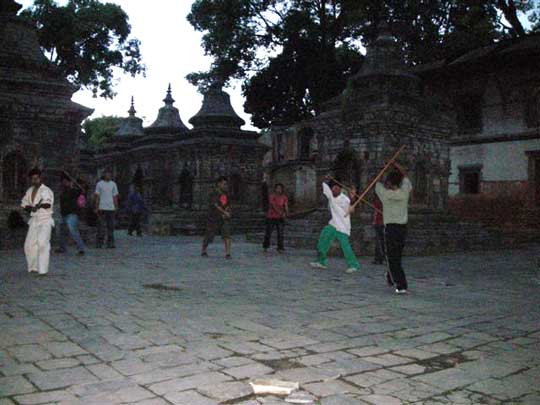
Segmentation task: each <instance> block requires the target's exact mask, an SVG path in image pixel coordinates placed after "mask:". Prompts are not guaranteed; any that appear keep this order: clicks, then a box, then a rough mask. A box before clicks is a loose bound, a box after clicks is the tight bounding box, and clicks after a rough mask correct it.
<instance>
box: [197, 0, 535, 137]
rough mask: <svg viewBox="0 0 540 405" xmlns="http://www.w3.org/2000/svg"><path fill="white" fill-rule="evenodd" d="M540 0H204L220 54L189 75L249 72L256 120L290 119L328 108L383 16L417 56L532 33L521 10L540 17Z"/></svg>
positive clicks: (202, 81)
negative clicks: (205, 68) (522, 19)
mask: <svg viewBox="0 0 540 405" xmlns="http://www.w3.org/2000/svg"><path fill="white" fill-rule="evenodd" d="M532 3H533V2H532V1H530V0H519V1H513V0H487V1H478V0H430V1H426V0H386V1H384V2H383V1H380V0H195V1H194V3H193V5H192V9H191V13H190V14H189V16H188V21H189V22H190V23H191V24H192V25H193V26H194V28H195V29H196V30H198V31H201V32H203V33H204V35H203V40H202V44H203V47H204V49H205V52H206V53H207V54H208V55H211V56H213V58H214V61H213V63H212V65H211V67H210V69H209V70H208V71H206V72H196V73H192V74H190V75H188V79H189V80H190V81H191V82H192V83H193V84H195V85H199V86H200V87H205V86H207V85H208V83H209V82H210V81H212V80H213V79H215V78H218V79H219V80H220V81H223V82H225V83H226V82H227V81H228V80H229V79H239V80H242V81H243V92H244V95H245V96H246V99H247V102H246V105H245V107H246V110H247V111H248V112H250V113H252V114H253V122H254V124H255V125H257V126H262V127H267V126H270V125H272V124H275V123H288V122H291V121H294V120H297V119H301V118H303V117H306V116H309V115H313V114H317V113H319V112H320V111H321V110H322V106H323V105H324V102H325V101H326V100H328V99H330V98H332V97H334V96H335V95H337V94H339V92H340V91H341V90H342V89H343V88H344V86H345V83H346V80H347V78H348V77H349V76H350V75H351V74H354V72H355V71H356V70H357V69H358V67H359V66H360V64H361V56H360V55H359V45H360V44H362V45H364V46H369V45H370V44H371V43H372V42H373V41H374V39H375V38H376V37H377V34H378V27H379V26H380V23H381V22H383V21H384V22H387V23H389V25H390V27H391V29H392V33H393V34H394V35H395V36H396V37H397V38H398V39H399V40H400V43H401V44H402V46H403V53H404V57H405V61H406V62H407V63H409V64H410V65H414V64H418V63H426V62H430V61H433V60H437V59H444V58H446V57H448V56H452V55H457V54H460V53H463V52H465V51H467V50H470V49H472V48H475V47H478V46H483V45H486V44H489V43H492V42H493V41H495V40H497V39H500V38H503V37H505V36H514V37H516V36H521V35H524V34H525V33H526V31H525V30H524V29H523V26H522V25H521V23H520V20H519V18H517V17H518V15H519V14H520V13H526V12H528V13H530V15H531V16H532V18H535V19H536V20H537V14H538V13H535V11H534V10H533V8H534V5H533V4H532ZM537 9H538V6H536V9H535V10H537ZM503 17H504V18H503ZM504 20H506V22H505V21H504ZM508 24H510V25H508Z"/></svg>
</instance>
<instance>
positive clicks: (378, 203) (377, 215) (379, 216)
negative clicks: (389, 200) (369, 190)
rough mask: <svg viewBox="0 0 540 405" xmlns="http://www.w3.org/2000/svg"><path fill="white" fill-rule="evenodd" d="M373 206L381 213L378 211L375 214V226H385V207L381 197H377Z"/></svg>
mask: <svg viewBox="0 0 540 405" xmlns="http://www.w3.org/2000/svg"><path fill="white" fill-rule="evenodd" d="M373 206H374V207H375V208H377V209H378V210H379V211H381V212H380V213H379V212H377V211H375V212H374V214H373V225H384V221H383V214H382V210H383V205H382V201H381V200H380V199H379V197H377V196H375V200H374V201H373Z"/></svg>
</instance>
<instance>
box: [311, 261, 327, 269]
mask: <svg viewBox="0 0 540 405" xmlns="http://www.w3.org/2000/svg"><path fill="white" fill-rule="evenodd" d="M309 265H310V266H311V267H313V268H315V269H326V266H325V265H324V264H321V263H319V262H311V263H310V264H309Z"/></svg>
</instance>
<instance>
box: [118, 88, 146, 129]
mask: <svg viewBox="0 0 540 405" xmlns="http://www.w3.org/2000/svg"><path fill="white" fill-rule="evenodd" d="M128 113H129V117H127V118H124V119H123V120H122V123H121V124H120V128H118V131H116V136H121V137H122V136H123V137H126V136H127V137H129V136H142V135H144V130H143V121H142V119H140V118H139V117H137V116H136V115H135V114H136V113H137V111H136V110H135V98H134V97H133V96H131V107H130V108H129V110H128Z"/></svg>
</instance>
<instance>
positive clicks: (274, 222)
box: [263, 218, 285, 250]
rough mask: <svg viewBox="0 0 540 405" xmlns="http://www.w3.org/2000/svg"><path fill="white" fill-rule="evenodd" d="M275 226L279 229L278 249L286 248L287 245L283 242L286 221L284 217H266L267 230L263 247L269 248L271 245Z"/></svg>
mask: <svg viewBox="0 0 540 405" xmlns="http://www.w3.org/2000/svg"><path fill="white" fill-rule="evenodd" d="M274 228H276V230H277V246H278V250H285V246H284V244H283V229H284V228H285V221H284V220H283V218H266V230H265V233H264V242H263V248H264V249H268V248H269V247H270V239H271V238H272V232H273V231H274Z"/></svg>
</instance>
